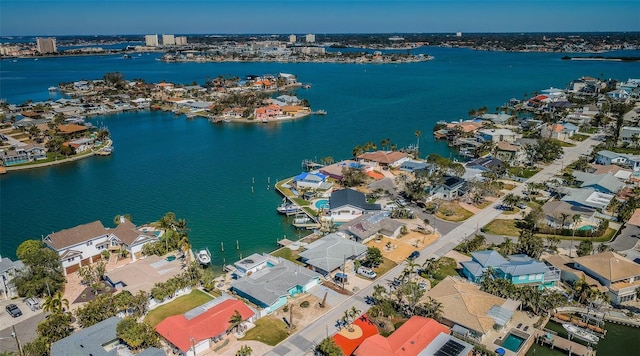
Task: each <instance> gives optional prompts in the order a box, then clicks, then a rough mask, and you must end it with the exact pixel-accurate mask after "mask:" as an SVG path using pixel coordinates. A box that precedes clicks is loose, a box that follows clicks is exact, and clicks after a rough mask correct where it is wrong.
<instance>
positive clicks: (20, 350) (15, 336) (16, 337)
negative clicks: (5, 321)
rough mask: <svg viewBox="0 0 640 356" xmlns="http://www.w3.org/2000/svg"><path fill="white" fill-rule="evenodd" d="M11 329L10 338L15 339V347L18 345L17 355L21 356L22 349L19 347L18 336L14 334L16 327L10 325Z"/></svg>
mask: <svg viewBox="0 0 640 356" xmlns="http://www.w3.org/2000/svg"><path fill="white" fill-rule="evenodd" d="M11 329H12V330H13V333H12V334H11V336H13V337H14V338H15V339H16V345H18V354H19V355H20V356H22V348H21V347H20V340H18V334H16V326H15V325H11Z"/></svg>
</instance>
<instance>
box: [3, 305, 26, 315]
mask: <svg viewBox="0 0 640 356" xmlns="http://www.w3.org/2000/svg"><path fill="white" fill-rule="evenodd" d="M5 309H7V313H9V315H11V316H12V317H13V318H17V317H19V316H22V311H21V310H20V308H18V306H17V305H15V304H9V305H7V307H6V308H5Z"/></svg>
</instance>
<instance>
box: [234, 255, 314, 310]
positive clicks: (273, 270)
mask: <svg viewBox="0 0 640 356" xmlns="http://www.w3.org/2000/svg"><path fill="white" fill-rule="evenodd" d="M274 260H275V261H277V262H278V263H276V264H274V265H273V266H269V267H268V268H263V269H261V270H259V271H256V272H254V273H252V274H251V275H247V276H246V277H243V278H240V279H239V280H237V281H234V282H233V283H231V290H232V291H233V292H234V293H236V294H238V296H240V297H242V298H246V299H248V300H249V301H250V302H251V303H254V304H255V305H257V306H259V307H261V308H263V311H264V313H265V314H269V313H271V312H273V311H275V310H277V309H278V308H280V307H282V306H283V305H285V304H286V303H287V300H288V298H292V297H294V296H296V295H298V294H300V293H306V292H307V291H308V290H309V289H311V288H313V287H314V286H317V285H319V284H320V283H321V281H320V279H321V277H322V275H320V274H319V273H317V272H314V271H311V270H308V269H306V268H304V267H302V266H300V265H297V264H295V263H293V262H290V261H287V260H285V259H283V258H275V257H274Z"/></svg>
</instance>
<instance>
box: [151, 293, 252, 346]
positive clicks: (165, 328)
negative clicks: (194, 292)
mask: <svg viewBox="0 0 640 356" xmlns="http://www.w3.org/2000/svg"><path fill="white" fill-rule="evenodd" d="M236 310H237V311H238V312H239V313H240V315H242V320H248V319H250V318H251V317H252V316H253V315H254V312H253V311H252V310H251V309H249V307H248V306H247V305H246V304H244V303H243V302H241V301H239V300H236V299H228V300H225V301H224V302H222V303H220V304H218V305H215V306H213V307H212V308H211V309H209V310H207V311H205V312H203V313H202V314H200V315H198V316H196V317H194V318H192V319H187V318H186V317H185V314H182V315H174V316H170V317H168V318H166V319H164V320H163V321H162V322H160V324H158V325H157V326H156V332H158V334H160V335H162V337H164V338H165V339H166V340H167V341H168V342H170V343H171V344H173V345H174V346H176V347H177V348H179V349H180V350H181V351H182V352H183V353H188V352H189V351H190V349H191V348H192V347H193V348H195V349H196V354H197V352H198V351H199V350H205V349H208V348H209V343H208V341H209V339H211V338H215V337H218V336H222V335H224V334H226V332H227V330H228V329H229V327H230V324H229V319H231V316H232V315H234V314H235V311H236ZM204 346H206V347H204Z"/></svg>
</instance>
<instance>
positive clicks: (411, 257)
mask: <svg viewBox="0 0 640 356" xmlns="http://www.w3.org/2000/svg"><path fill="white" fill-rule="evenodd" d="M418 257H420V251H413V252H411V254H410V255H409V259H410V260H415V259H416V258H418Z"/></svg>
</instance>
